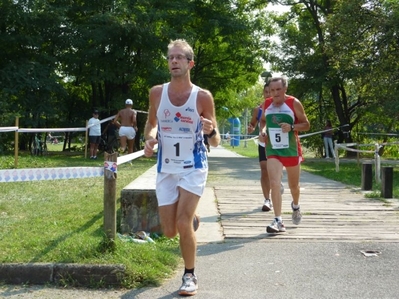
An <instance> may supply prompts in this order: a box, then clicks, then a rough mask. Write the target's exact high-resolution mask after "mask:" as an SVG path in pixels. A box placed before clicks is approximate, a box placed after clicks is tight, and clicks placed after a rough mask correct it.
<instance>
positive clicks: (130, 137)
mask: <svg viewBox="0 0 399 299" xmlns="http://www.w3.org/2000/svg"><path fill="white" fill-rule="evenodd" d="M132 108H133V101H132V100H131V99H127V100H126V101H125V108H124V109H122V110H119V112H118V114H117V115H116V116H115V119H114V124H119V123H120V128H119V141H120V153H121V154H123V153H124V152H125V151H126V144H127V147H128V153H129V154H131V153H133V151H134V139H135V137H136V132H137V112H136V110H134V109H132ZM119 120H120V122H119Z"/></svg>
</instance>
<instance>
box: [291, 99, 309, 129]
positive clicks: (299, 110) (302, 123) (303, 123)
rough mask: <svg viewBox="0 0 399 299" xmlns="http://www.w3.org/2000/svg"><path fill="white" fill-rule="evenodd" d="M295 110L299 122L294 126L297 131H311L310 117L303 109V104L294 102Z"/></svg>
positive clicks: (297, 101) (296, 100)
mask: <svg viewBox="0 0 399 299" xmlns="http://www.w3.org/2000/svg"><path fill="white" fill-rule="evenodd" d="M294 109H295V115H296V117H297V119H298V121H297V122H296V123H295V124H294V130H295V131H302V132H306V131H309V130H310V122H309V120H308V117H307V116H306V113H305V109H304V108H303V105H302V103H301V102H300V101H299V100H298V99H295V100H294Z"/></svg>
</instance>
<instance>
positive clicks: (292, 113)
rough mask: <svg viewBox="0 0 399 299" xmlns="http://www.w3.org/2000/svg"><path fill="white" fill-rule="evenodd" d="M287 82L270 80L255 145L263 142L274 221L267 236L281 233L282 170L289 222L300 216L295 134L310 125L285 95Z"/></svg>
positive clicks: (296, 102) (299, 153)
mask: <svg viewBox="0 0 399 299" xmlns="http://www.w3.org/2000/svg"><path fill="white" fill-rule="evenodd" d="M287 87H288V83H287V79H286V78H284V77H275V78H271V79H270V84H269V88H270V95H271V97H270V98H267V99H266V100H265V102H264V104H263V111H264V114H263V115H262V118H261V127H260V135H259V141H264V142H266V155H267V171H268V174H269V180H270V188H271V197H272V202H273V210H274V215H275V218H274V219H273V221H272V223H271V224H270V225H269V226H267V227H266V231H267V232H268V233H279V232H285V231H286V229H285V225H284V222H283V219H282V216H281V215H282V212H281V210H282V197H281V191H280V183H281V175H282V172H283V167H285V169H286V172H287V178H288V186H289V188H290V190H291V195H292V202H291V208H292V222H293V223H294V224H296V225H298V224H299V223H300V222H301V218H302V214H301V210H300V205H299V195H300V189H299V178H300V171H301V168H300V163H301V162H302V161H303V157H302V149H301V144H300V142H299V138H298V131H308V130H309V129H310V123H309V120H308V118H307V116H306V113H305V110H304V108H303V106H302V104H301V102H300V101H299V100H298V99H296V98H295V97H293V96H289V95H287V94H286V92H287Z"/></svg>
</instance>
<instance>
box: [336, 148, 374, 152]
mask: <svg viewBox="0 0 399 299" xmlns="http://www.w3.org/2000/svg"><path fill="white" fill-rule="evenodd" d="M338 147H339V148H342V149H344V150H347V151H349V152H355V153H375V151H365V150H357V149H353V148H350V147H343V146H338Z"/></svg>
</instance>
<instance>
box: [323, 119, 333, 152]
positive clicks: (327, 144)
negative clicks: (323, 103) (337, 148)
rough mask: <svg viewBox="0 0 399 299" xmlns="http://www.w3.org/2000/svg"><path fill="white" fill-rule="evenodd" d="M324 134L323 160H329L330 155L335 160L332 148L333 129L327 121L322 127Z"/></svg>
mask: <svg viewBox="0 0 399 299" xmlns="http://www.w3.org/2000/svg"><path fill="white" fill-rule="evenodd" d="M324 130H325V132H323V142H324V150H325V152H326V155H325V158H326V159H329V158H330V153H331V155H332V156H333V158H335V152H334V146H333V128H332V125H331V121H330V120H327V121H326V125H325V127H324Z"/></svg>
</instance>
